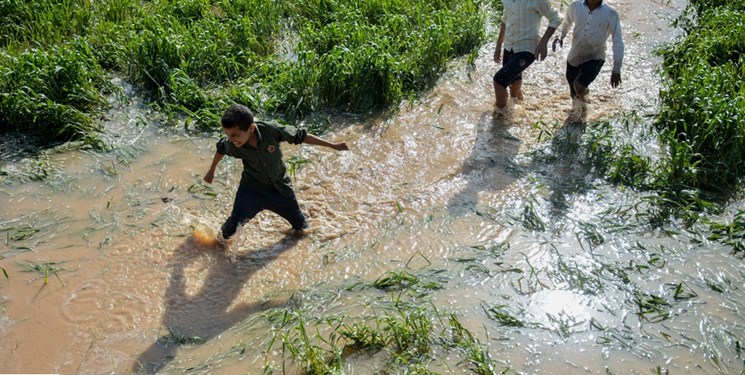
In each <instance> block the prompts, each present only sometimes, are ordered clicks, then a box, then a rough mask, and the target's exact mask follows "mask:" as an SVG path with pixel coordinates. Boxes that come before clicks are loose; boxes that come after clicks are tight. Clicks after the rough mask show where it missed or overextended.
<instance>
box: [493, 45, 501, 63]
mask: <svg viewBox="0 0 745 375" xmlns="http://www.w3.org/2000/svg"><path fill="white" fill-rule="evenodd" d="M501 61H502V47H500V46H497V48H496V49H495V50H494V62H495V63H497V64H499V63H500V62H501Z"/></svg>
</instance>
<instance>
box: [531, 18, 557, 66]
mask: <svg viewBox="0 0 745 375" xmlns="http://www.w3.org/2000/svg"><path fill="white" fill-rule="evenodd" d="M554 32H556V28H555V27H550V26H549V27H548V28H547V29H546V32H545V33H543V37H542V38H541V40H539V41H538V46H536V47H535V58H536V59H538V61H543V60H545V59H546V55H548V41H549V39H551V36H552V35H554Z"/></svg>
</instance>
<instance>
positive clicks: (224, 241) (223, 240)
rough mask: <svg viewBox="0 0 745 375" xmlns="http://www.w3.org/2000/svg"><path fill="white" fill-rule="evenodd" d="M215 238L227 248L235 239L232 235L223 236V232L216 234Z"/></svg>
mask: <svg viewBox="0 0 745 375" xmlns="http://www.w3.org/2000/svg"><path fill="white" fill-rule="evenodd" d="M215 240H217V243H218V244H220V245H221V246H223V247H225V248H228V246H230V244H232V243H233V239H232V238H230V237H228V238H225V237H223V236H222V232H219V233H217V236H215Z"/></svg>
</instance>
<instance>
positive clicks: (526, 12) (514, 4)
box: [502, 0, 561, 53]
mask: <svg viewBox="0 0 745 375" xmlns="http://www.w3.org/2000/svg"><path fill="white" fill-rule="evenodd" d="M502 5H503V6H504V13H503V14H502V23H504V26H505V29H504V31H505V36H504V37H505V39H504V49H506V50H508V51H509V50H512V52H530V53H535V48H536V47H537V46H538V41H539V40H540V39H541V36H540V35H538V27H539V26H540V24H541V17H546V18H547V19H548V27H553V28H554V29H558V28H559V25H560V24H561V15H559V12H557V11H556V10H555V9H554V8H552V7H551V4H550V3H549V2H548V0H502Z"/></svg>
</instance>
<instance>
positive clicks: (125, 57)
mask: <svg viewBox="0 0 745 375" xmlns="http://www.w3.org/2000/svg"><path fill="white" fill-rule="evenodd" d="M489 5H491V3H489V4H486V5H485V4H482V1H481V0H459V1H405V0H364V1H359V2H347V1H334V0H290V1H281V2H280V1H274V0H188V1H187V0H154V1H144V2H141V1H139V0H108V1H100V2H93V3H91V2H87V1H82V0H70V1H64V2H56V1H34V2H28V1H23V0H9V1H4V2H2V4H0V14H3V16H2V19H1V20H0V48H2V49H1V50H0V92H1V93H2V96H0V132H7V131H21V132H27V133H34V134H38V135H41V136H42V137H43V139H44V140H45V141H47V142H51V141H56V140H71V139H76V140H80V139H82V140H84V141H85V142H86V143H88V144H93V145H96V144H97V143H98V142H99V141H100V140H99V139H98V137H97V136H96V132H97V131H98V130H100V117H101V115H102V113H103V112H102V111H103V109H105V108H106V106H107V105H108V101H107V99H106V97H107V95H109V93H110V92H111V91H112V90H115V88H114V87H113V85H112V84H111V77H112V76H121V77H124V78H125V79H126V80H127V81H129V82H131V83H132V84H134V85H135V86H136V87H138V88H139V89H140V93H141V94H144V95H146V96H148V97H149V98H151V100H152V102H153V103H154V104H156V105H157V106H158V107H159V108H160V110H161V111H162V112H163V113H165V114H166V115H168V116H170V117H171V118H175V117H176V116H178V117H179V118H181V117H186V118H187V120H186V125H187V126H190V127H195V128H197V129H203V130H207V129H210V128H213V127H215V126H217V121H216V120H217V119H218V118H219V115H220V114H221V113H222V110H224V108H225V106H226V103H230V102H234V101H235V102H241V103H244V104H246V105H248V106H250V107H251V108H253V109H255V110H256V111H257V112H259V113H271V114H273V115H276V116H278V117H283V118H285V119H286V120H288V121H296V120H298V119H299V118H300V117H302V116H304V115H307V114H309V113H310V112H312V111H318V110H326V109H341V110H351V111H355V112H361V113H365V112H367V111H370V110H372V109H382V108H385V107H387V106H390V105H393V104H395V103H396V102H397V101H399V100H401V99H402V98H405V97H407V96H408V95H412V94H415V93H417V92H419V91H420V90H423V89H425V88H427V87H429V85H431V84H432V83H433V82H434V80H435V79H437V77H438V76H439V75H440V74H441V73H442V72H443V71H444V69H445V66H446V64H447V62H448V61H449V60H451V59H452V58H453V57H456V56H459V55H463V54H468V53H471V52H473V51H475V50H476V49H477V47H478V46H480V45H481V43H482V42H483V40H484V35H485V34H484V33H485V32H484V30H485V27H484V22H485V16H484V12H482V8H483V7H484V6H489Z"/></svg>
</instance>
